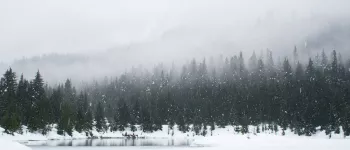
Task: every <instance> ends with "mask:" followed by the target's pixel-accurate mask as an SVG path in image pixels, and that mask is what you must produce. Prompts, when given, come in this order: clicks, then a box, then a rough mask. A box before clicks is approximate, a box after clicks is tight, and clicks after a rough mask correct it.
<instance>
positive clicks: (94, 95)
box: [0, 48, 350, 136]
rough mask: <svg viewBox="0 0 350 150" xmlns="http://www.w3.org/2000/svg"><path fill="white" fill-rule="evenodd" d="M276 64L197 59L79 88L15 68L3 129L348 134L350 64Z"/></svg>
mask: <svg viewBox="0 0 350 150" xmlns="http://www.w3.org/2000/svg"><path fill="white" fill-rule="evenodd" d="M275 61H276V59H274V58H273V55H272V52H271V51H267V52H266V55H261V56H259V57H258V56H256V54H255V53H253V54H252V56H251V57H249V59H248V60H245V59H244V57H243V54H242V53H240V54H239V55H238V56H232V57H226V58H223V57H220V59H219V60H213V59H210V60H209V63H207V60H206V59H203V60H201V61H199V62H198V61H197V60H196V59H193V60H192V61H190V62H189V63H186V64H184V65H183V66H182V67H181V69H177V68H176V67H175V66H174V65H173V66H172V67H170V68H166V67H164V66H163V65H157V66H156V67H154V69H153V70H152V71H148V70H143V69H135V68H133V69H131V71H129V72H125V73H124V74H122V75H121V76H119V77H115V78H111V79H108V78H106V79H105V80H104V81H100V82H97V81H93V82H91V83H88V84H84V85H83V86H81V87H80V88H79V90H77V89H76V88H75V87H74V86H73V85H72V82H71V80H69V79H67V80H66V82H65V83H64V84H59V85H57V86H49V85H47V84H45V83H44V80H43V77H42V75H41V74H40V72H39V71H38V72H37V73H36V75H35V77H34V79H32V80H27V79H25V78H24V77H23V75H21V76H20V78H19V80H18V79H17V75H16V73H15V72H14V71H13V70H12V69H11V68H10V69H8V70H7V71H6V72H5V74H4V75H3V77H2V78H1V81H0V117H1V119H0V125H1V127H3V128H4V129H5V132H7V133H10V134H11V133H14V132H21V129H22V128H21V126H22V125H25V126H27V127H28V129H29V131H31V132H34V131H40V132H41V133H42V134H46V133H47V132H48V131H49V130H50V129H51V128H53V127H54V128H57V129H58V134H65V133H68V134H69V135H71V134H72V131H73V130H76V131H78V132H85V133H86V134H87V135H91V130H93V129H94V128H96V130H97V131H99V132H106V131H107V130H111V131H117V130H118V131H124V130H125V129H126V128H128V127H129V128H130V129H131V130H132V131H136V130H142V131H144V132H153V131H157V130H162V125H164V124H167V125H169V128H170V129H173V128H174V125H175V124H176V125H177V127H178V129H179V130H180V131H182V132H187V131H190V130H192V131H194V132H195V133H196V134H198V135H199V134H202V135H205V134H206V133H207V130H211V131H212V130H215V128H216V127H225V126H227V125H234V126H236V127H237V128H236V130H237V131H238V132H241V133H248V132H251V131H248V125H255V126H258V127H259V128H257V130H256V131H254V132H261V131H260V129H261V130H271V131H276V130H278V128H277V127H278V126H280V127H281V128H282V130H283V131H282V133H283V134H284V131H285V130H286V129H288V128H289V129H291V130H292V131H293V132H294V133H295V134H298V135H306V136H311V135H312V134H315V133H316V131H317V130H325V131H326V134H327V135H329V136H331V133H332V132H333V131H334V132H335V133H340V129H342V130H343V131H344V136H348V135H349V134H350V69H349V68H350V61H347V62H345V63H344V62H343V60H342V58H341V55H340V54H338V53H337V52H336V51H335V50H334V51H332V53H331V55H330V56H328V55H327V54H326V53H325V52H324V51H323V52H322V53H321V54H320V55H316V56H315V57H313V58H309V60H308V61H307V62H306V63H302V62H301V61H300V60H299V57H298V52H297V49H296V48H295V49H294V51H293V56H292V58H288V57H285V58H284V59H283V61H277V63H275ZM246 62H247V63H246ZM53 124H55V125H56V126H52V125H53ZM135 125H140V128H136V127H135ZM207 127H210V128H209V129H207ZM317 127H320V128H317Z"/></svg>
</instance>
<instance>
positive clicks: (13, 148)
mask: <svg viewBox="0 0 350 150" xmlns="http://www.w3.org/2000/svg"><path fill="white" fill-rule="evenodd" d="M0 149H1V150H31V148H29V147H27V146H24V145H22V144H19V143H18V142H14V141H11V140H4V139H0Z"/></svg>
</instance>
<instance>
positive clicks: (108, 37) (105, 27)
mask: <svg viewBox="0 0 350 150" xmlns="http://www.w3.org/2000/svg"><path fill="white" fill-rule="evenodd" d="M349 6H350V1H349V0H290V1H287V0H245V1H238V0H237V1H235V0H0V62H1V61H3V62H10V61H11V60H13V59H18V58H22V57H23V56H25V57H30V56H34V55H41V54H45V53H53V52H55V53H83V52H91V51H95V52H96V51H104V50H106V49H108V48H112V47H115V46H118V45H125V44H129V43H137V42H147V41H152V40H155V39H159V38H162V37H163V36H164V34H165V33H167V32H168V31H171V30H174V29H177V28H178V27H183V26H186V27H189V28H190V29H194V28H203V31H204V29H205V31H208V32H210V30H212V32H215V31H217V30H218V29H220V28H223V29H226V28H228V26H230V27H234V29H241V28H243V27H244V26H246V25H251V24H252V25H253V24H254V23H256V22H257V21H259V20H260V19H264V18H266V17H270V19H271V18H272V19H273V18H289V19H293V18H307V17H308V16H312V15H320V16H325V17H334V16H350V15H349V14H350V9H349ZM231 31H234V30H231ZM195 33H196V32H195ZM237 33H239V32H237ZM196 34H197V33H196ZM239 34H240V35H242V36H243V35H245V34H253V33H249V32H248V33H247V32H244V33H239ZM216 37H217V36H216Z"/></svg>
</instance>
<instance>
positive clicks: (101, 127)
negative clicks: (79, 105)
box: [95, 101, 106, 132]
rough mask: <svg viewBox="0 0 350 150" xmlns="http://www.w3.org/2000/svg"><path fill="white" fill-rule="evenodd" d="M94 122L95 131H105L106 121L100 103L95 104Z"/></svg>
mask: <svg viewBox="0 0 350 150" xmlns="http://www.w3.org/2000/svg"><path fill="white" fill-rule="evenodd" d="M95 121H96V125H95V126H96V130H97V131H98V132H104V131H105V130H106V120H105V115H104V108H103V106H102V102H100V101H99V102H98V103H97V108H96V113H95Z"/></svg>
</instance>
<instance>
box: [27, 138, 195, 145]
mask: <svg viewBox="0 0 350 150" xmlns="http://www.w3.org/2000/svg"><path fill="white" fill-rule="evenodd" d="M25 144H26V145H28V146H189V145H190V144H191V140H189V139H85V140H52V141H30V142H28V143H25Z"/></svg>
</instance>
